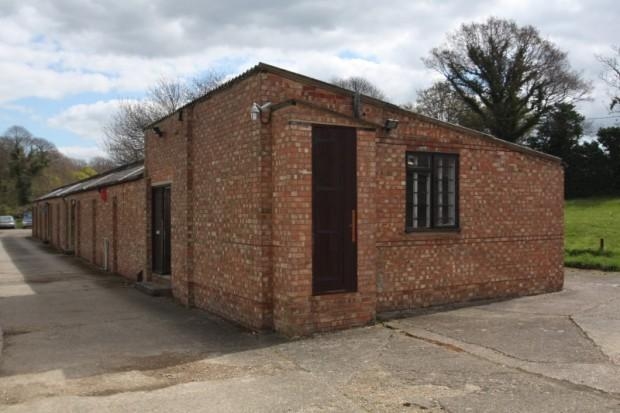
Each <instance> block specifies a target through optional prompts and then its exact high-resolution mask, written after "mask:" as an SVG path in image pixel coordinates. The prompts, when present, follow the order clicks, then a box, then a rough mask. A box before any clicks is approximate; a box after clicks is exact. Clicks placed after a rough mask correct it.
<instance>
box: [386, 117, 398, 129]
mask: <svg viewBox="0 0 620 413" xmlns="http://www.w3.org/2000/svg"><path fill="white" fill-rule="evenodd" d="M397 127H398V119H387V120H386V121H385V126H384V128H385V129H387V130H388V131H391V130H392V129H396V128H397Z"/></svg>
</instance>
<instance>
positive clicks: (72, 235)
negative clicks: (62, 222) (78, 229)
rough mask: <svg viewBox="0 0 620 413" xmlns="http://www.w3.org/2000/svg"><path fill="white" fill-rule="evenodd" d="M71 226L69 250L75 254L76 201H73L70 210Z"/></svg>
mask: <svg viewBox="0 0 620 413" xmlns="http://www.w3.org/2000/svg"><path fill="white" fill-rule="evenodd" d="M67 211H68V213H69V219H68V220H67V221H69V225H68V226H67V250H68V251H71V252H73V251H74V250H75V200H72V201H71V206H70V207H69V208H68V210H67Z"/></svg>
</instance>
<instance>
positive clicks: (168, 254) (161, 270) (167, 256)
mask: <svg viewBox="0 0 620 413" xmlns="http://www.w3.org/2000/svg"><path fill="white" fill-rule="evenodd" d="M157 191H161V192H162V194H163V195H162V196H163V198H161V202H162V213H161V215H162V219H163V223H162V225H163V229H162V235H163V237H164V238H163V240H162V241H160V243H161V245H160V246H158V247H157V248H156V245H157V244H158V243H157V240H156V238H155V231H156V227H155V220H156V219H157V218H158V217H157V213H156V211H157V209H156V203H157V202H158V199H157V196H156V194H155V193H156V192H157ZM166 193H167V202H166V195H165V194H166ZM171 193H172V185H171V184H170V183H165V184H161V185H153V186H151V223H150V225H151V270H152V272H153V273H154V274H157V275H160V276H161V275H163V276H169V275H170V274H171V272H172V263H171V261H172V245H171V233H172V230H171V209H172V208H171V204H172V202H171V201H172V200H171ZM160 248H161V253H162V258H161V266H160V265H157V266H156V265H155V264H156V262H155V259H156V256H157V255H156V253H157V251H158V250H159V249H160ZM158 264H159V263H158ZM156 267H157V268H156Z"/></svg>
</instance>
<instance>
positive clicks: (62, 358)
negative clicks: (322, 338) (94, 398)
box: [0, 233, 286, 380]
mask: <svg viewBox="0 0 620 413" xmlns="http://www.w3.org/2000/svg"><path fill="white" fill-rule="evenodd" d="M0 244H1V247H2V251H0V327H1V328H2V330H3V331H4V349H3V352H2V354H1V356H0V380H1V379H2V378H3V377H5V378H6V377H9V376H15V375H27V374H33V373H42V372H55V374H60V375H62V376H63V377H64V378H67V379H74V378H83V377H89V376H94V375H99V374H104V373H109V372H123V371H129V370H153V369H161V368H165V367H168V366H173V365H178V364H182V363H191V362H192V361H197V360H204V359H209V358H215V357H221V356H225V355H228V354H231V353H239V352H245V351H253V350H258V349H261V348H265V347H269V346H273V345H277V344H280V343H283V342H286V340H285V339H284V338H283V337H281V336H279V335H277V334H274V333H258V334H257V333H254V332H252V331H249V330H246V329H244V328H242V327H239V326H237V325H234V324H232V323H230V322H228V321H226V320H224V319H222V318H219V317H217V316H215V315H212V314H209V313H207V312H205V311H202V310H199V309H194V308H192V309H188V308H186V307H184V306H182V305H180V304H179V303H177V302H176V301H174V300H173V299H172V298H167V297H150V296H147V295H144V294H142V293H140V292H139V291H137V290H136V289H134V288H133V286H132V283H131V282H130V281H128V280H126V279H124V278H123V277H121V276H118V275H114V274H110V273H105V272H103V271H100V270H97V269H95V268H93V267H92V266H91V265H89V264H86V263H85V262H83V261H80V260H79V259H77V258H75V257H73V256H67V255H64V254H61V253H59V252H58V251H56V250H54V249H52V248H51V247H49V246H48V245H45V244H43V243H41V242H38V241H36V240H33V239H32V238H31V237H29V236H26V235H25V234H24V233H19V234H17V233H15V234H4V236H2V237H0ZM50 374H51V373H50Z"/></svg>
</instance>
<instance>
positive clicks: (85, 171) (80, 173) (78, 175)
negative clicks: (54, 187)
mask: <svg viewBox="0 0 620 413" xmlns="http://www.w3.org/2000/svg"><path fill="white" fill-rule="evenodd" d="M95 175H97V171H95V170H94V169H93V168H91V167H90V166H85V167H83V168H81V169H79V170H77V171H75V172H73V177H74V178H75V180H76V181H81V180H82V179H86V178H90V177H91V176H95Z"/></svg>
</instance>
